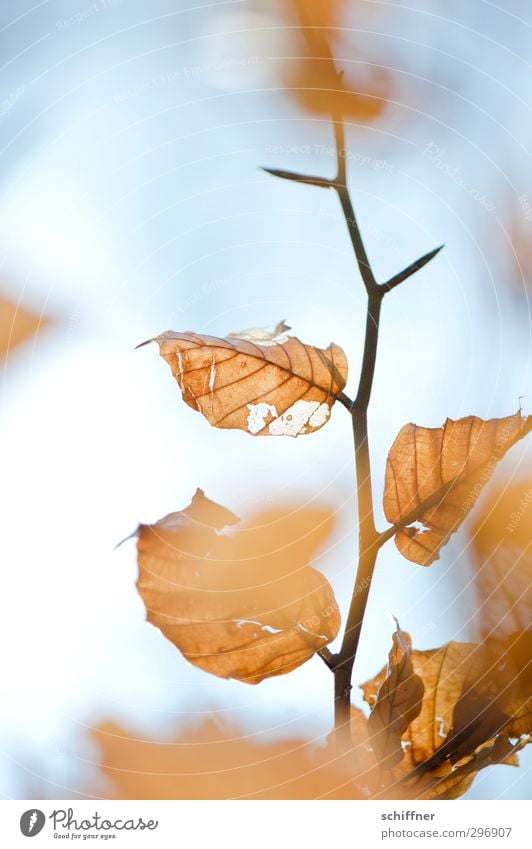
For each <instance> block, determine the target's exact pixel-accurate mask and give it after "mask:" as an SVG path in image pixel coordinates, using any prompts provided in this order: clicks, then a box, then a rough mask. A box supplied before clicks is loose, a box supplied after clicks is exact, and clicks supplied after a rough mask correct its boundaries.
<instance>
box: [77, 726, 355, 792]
mask: <svg viewBox="0 0 532 849" xmlns="http://www.w3.org/2000/svg"><path fill="white" fill-rule="evenodd" d="M93 737H94V738H95V740H96V742H97V744H98V746H99V749H100V752H101V769H102V772H103V774H104V775H105V777H106V778H107V779H108V781H109V782H110V787H111V790H110V794H109V795H110V796H111V797H112V798H115V799H239V798H240V799H241V798H243V799H315V798H320V797H322V798H323V797H326V798H339V799H341V798H345V799H356V798H359V796H358V793H357V790H356V788H355V785H354V783H353V781H352V777H351V775H350V772H349V769H348V768H347V766H346V764H345V763H344V762H343V761H342V760H340V759H338V758H337V757H335V756H334V754H333V753H332V752H331V751H327V750H325V749H323V748H322V747H319V746H316V745H314V744H312V743H311V742H310V741H309V740H305V739H304V738H296V739H290V740H282V741H275V742H270V743H268V742H265V741H264V739H263V736H262V735H261V737H259V740H258V741H257V739H256V738H255V737H254V736H253V735H246V734H245V733H244V732H243V730H242V729H239V728H235V727H232V726H230V725H227V724H220V723H219V722H217V721H216V720H215V719H214V720H208V721H206V722H205V723H203V724H202V725H201V726H200V727H198V728H189V729H186V730H184V731H181V732H180V733H179V734H177V735H176V736H175V737H174V738H173V739H172V740H170V741H164V742H161V741H155V740H143V739H139V738H138V737H136V736H134V735H132V734H131V733H128V732H127V731H125V730H124V729H122V728H120V727H118V726H116V725H113V724H111V723H107V724H105V725H103V726H101V727H100V728H97V729H96V730H95V732H94V733H93Z"/></svg>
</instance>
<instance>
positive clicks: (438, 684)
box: [361, 642, 476, 767]
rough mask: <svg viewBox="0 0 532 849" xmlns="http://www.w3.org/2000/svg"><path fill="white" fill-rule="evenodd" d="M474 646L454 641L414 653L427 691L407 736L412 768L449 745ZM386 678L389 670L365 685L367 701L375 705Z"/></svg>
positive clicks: (415, 665) (404, 740)
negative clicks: (454, 716)
mask: <svg viewBox="0 0 532 849" xmlns="http://www.w3.org/2000/svg"><path fill="white" fill-rule="evenodd" d="M475 649H476V646H475V644H473V643H455V642H450V643H447V644H446V645H445V646H442V648H439V649H432V650H429V651H418V650H416V649H414V650H413V651H412V654H411V658H412V665H413V669H414V672H415V673H416V674H417V675H419V676H420V677H421V679H422V681H423V684H424V687H425V691H424V694H423V700H422V704H421V711H420V712H419V715H418V716H417V717H415V718H414V719H413V720H412V722H411V723H410V725H409V727H408V729H406V730H405V732H404V734H403V742H404V743H405V744H406V746H407V751H408V755H409V759H410V761H411V764H412V766H413V767H414V766H418V765H419V764H421V763H424V762H425V761H427V760H428V759H429V758H431V757H432V755H433V754H434V752H436V751H437V750H438V749H440V747H441V746H442V745H443V744H444V743H445V740H446V738H447V735H448V733H449V730H450V728H451V726H452V721H453V709H454V705H455V703H456V701H457V700H458V699H459V698H460V695H461V693H462V692H463V686H464V680H465V678H466V676H467V673H468V670H469V663H470V658H471V655H472V654H473V653H474V651H475ZM385 677H386V667H384V669H382V670H381V671H380V673H379V674H378V675H377V676H376V677H375V678H373V679H371V680H370V681H366V683H365V684H362V687H361V689H362V692H363V694H364V699H365V701H366V702H367V703H368V704H369V705H370V706H372V705H374V704H375V700H376V698H377V692H378V690H379V687H380V686H381V684H382V682H383V681H384V679H385Z"/></svg>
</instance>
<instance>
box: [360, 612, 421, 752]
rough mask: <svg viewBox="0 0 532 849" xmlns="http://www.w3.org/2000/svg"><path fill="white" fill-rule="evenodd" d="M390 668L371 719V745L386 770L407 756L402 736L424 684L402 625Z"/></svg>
mask: <svg viewBox="0 0 532 849" xmlns="http://www.w3.org/2000/svg"><path fill="white" fill-rule="evenodd" d="M392 639H393V645H392V648H391V650H390V654H389V656H388V669H387V672H386V676H385V678H384V680H383V682H382V684H381V685H380V687H379V689H378V692H377V694H376V699H375V703H374V704H373V707H372V711H371V715H370V717H369V720H368V732H369V737H370V741H371V746H372V748H373V750H374V752H375V755H376V757H377V759H378V760H379V762H380V764H381V765H382V767H383V768H384V769H391V768H392V767H393V766H395V764H397V763H399V761H401V760H402V759H403V757H404V752H403V748H402V746H401V737H402V735H403V734H404V732H405V731H406V729H407V728H408V726H409V725H410V723H411V722H412V721H413V720H414V719H415V718H416V716H417V715H418V714H419V712H420V710H421V699H422V697H423V689H424V688H423V681H422V680H421V678H420V677H419V675H416V674H415V673H414V669H413V666H412V658H411V653H412V642H411V640H410V636H409V635H408V634H407V633H406V632H405V631H401V630H400V628H399V626H398V627H397V631H395V633H394V634H393V637H392Z"/></svg>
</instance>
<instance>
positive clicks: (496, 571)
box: [471, 478, 532, 639]
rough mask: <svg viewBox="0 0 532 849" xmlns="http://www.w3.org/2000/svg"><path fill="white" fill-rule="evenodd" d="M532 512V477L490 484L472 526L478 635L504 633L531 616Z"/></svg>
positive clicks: (522, 627) (523, 626)
mask: <svg viewBox="0 0 532 849" xmlns="http://www.w3.org/2000/svg"><path fill="white" fill-rule="evenodd" d="M529 511H530V512H529ZM531 517H532V479H531V478H528V479H525V480H521V481H520V482H519V483H511V484H509V483H508V481H506V480H505V481H503V482H502V483H497V485H496V486H491V487H490V488H489V492H487V493H486V500H484V501H483V504H482V511H481V515H479V518H478V520H477V521H476V522H475V524H474V526H473V528H472V529H471V543H472V544H471V550H472V554H473V584H474V588H475V591H476V595H477V599H478V603H477V607H478V615H477V616H476V618H475V620H474V622H473V624H474V625H475V627H476V633H477V635H478V637H479V638H480V639H483V638H484V637H486V636H490V635H491V636H498V637H500V638H505V637H508V636H510V635H511V634H512V633H517V632H519V631H523V630H525V629H526V628H527V627H528V626H529V624H530V622H532V521H531Z"/></svg>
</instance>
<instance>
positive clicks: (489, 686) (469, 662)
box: [362, 633, 532, 769]
mask: <svg viewBox="0 0 532 849" xmlns="http://www.w3.org/2000/svg"><path fill="white" fill-rule="evenodd" d="M531 640H532V636H531V635H530V633H525V634H518V635H512V637H511V638H510V639H509V640H508V642H507V643H505V644H501V643H500V642H499V641H496V640H487V641H484V642H483V643H482V644H475V643H455V642H450V643H447V644H446V645H444V646H442V647H441V648H439V649H434V650H431V651H416V650H414V651H412V655H411V657H412V665H413V669H414V672H415V673H416V674H417V675H419V676H420V677H421V678H422V680H423V683H424V685H425V693H424V696H423V701H422V707H421V711H420V713H419V715H418V716H416V717H415V718H414V719H413V720H412V722H411V723H410V725H409V727H408V729H407V730H406V731H405V732H404V733H403V735H402V740H403V745H404V747H405V750H406V752H407V756H408V761H409V763H410V765H411V768H412V769H413V768H415V767H419V766H420V765H423V767H424V768H427V766H429V767H430V766H431V765H432V767H433V768H436V767H438V765H440V764H441V763H442V762H443V761H444V760H448V761H449V762H450V763H456V762H457V761H459V760H460V759H462V758H464V757H466V756H469V755H471V754H473V753H474V752H475V751H476V750H478V748H479V747H481V746H484V745H486V744H487V743H488V742H489V741H491V740H493V739H494V738H495V737H496V735H497V734H499V733H502V732H503V733H504V734H505V735H507V736H511V737H516V736H519V735H521V734H530V733H531V732H532V726H531V722H530V720H531V718H532V717H531V713H530V698H531V666H532V664H531V662H530V657H531V644H530V643H531ZM385 677H386V668H384V669H382V670H381V672H380V673H379V674H378V675H377V676H376V677H375V678H373V679H372V680H371V681H367V682H366V683H365V684H363V685H362V691H363V694H364V699H365V701H366V702H368V704H370V705H374V704H375V701H376V698H377V692H378V690H379V687H381V686H382V682H383V681H384V679H385Z"/></svg>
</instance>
